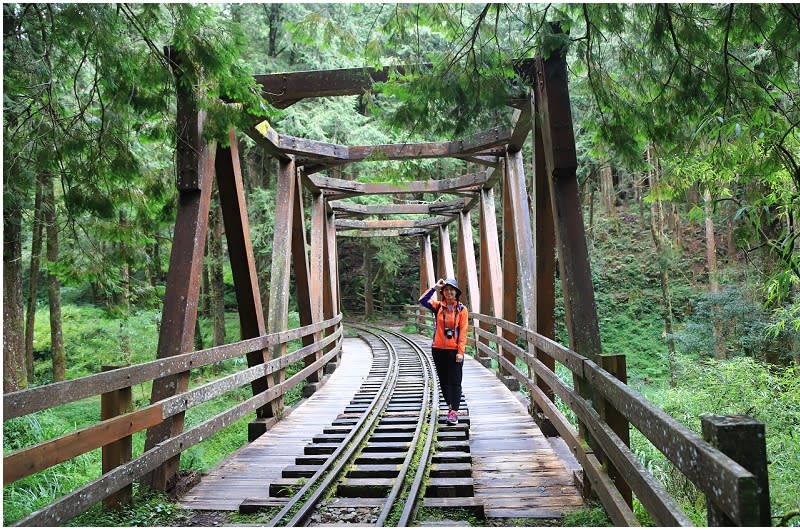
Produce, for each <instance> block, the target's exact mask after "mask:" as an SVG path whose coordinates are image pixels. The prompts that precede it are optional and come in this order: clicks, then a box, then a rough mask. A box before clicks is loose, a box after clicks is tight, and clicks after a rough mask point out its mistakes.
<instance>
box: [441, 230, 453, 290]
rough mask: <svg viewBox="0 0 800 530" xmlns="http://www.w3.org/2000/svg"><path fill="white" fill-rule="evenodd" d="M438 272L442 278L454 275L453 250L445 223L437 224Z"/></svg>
mask: <svg viewBox="0 0 800 530" xmlns="http://www.w3.org/2000/svg"><path fill="white" fill-rule="evenodd" d="M439 274H441V275H442V276H443V277H444V278H453V277H455V271H454V270H453V251H452V249H451V247H450V231H449V230H448V229H447V226H446V225H439Z"/></svg>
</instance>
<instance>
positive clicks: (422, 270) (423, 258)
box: [417, 234, 436, 333]
mask: <svg viewBox="0 0 800 530" xmlns="http://www.w3.org/2000/svg"><path fill="white" fill-rule="evenodd" d="M435 283H436V273H435V272H434V270H433V251H432V250H431V236H429V235H428V234H425V235H423V236H420V240H419V292H420V294H422V293H423V292H425V291H427V290H428V289H430V288H431V286H432V285H433V284H435ZM434 296H436V295H435V294H434ZM417 314H418V315H419V318H418V319H417V331H419V332H420V333H422V332H423V331H424V329H425V318H424V317H423V316H422V315H423V313H422V312H417Z"/></svg>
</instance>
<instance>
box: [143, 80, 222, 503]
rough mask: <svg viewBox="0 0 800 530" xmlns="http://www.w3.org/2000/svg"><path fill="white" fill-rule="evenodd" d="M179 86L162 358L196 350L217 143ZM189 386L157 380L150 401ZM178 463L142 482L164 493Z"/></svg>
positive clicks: (151, 440) (178, 420)
mask: <svg viewBox="0 0 800 530" xmlns="http://www.w3.org/2000/svg"><path fill="white" fill-rule="evenodd" d="M177 87H178V88H177V91H178V94H177V96H178V97H177V100H178V106H177V118H176V120H177V123H179V124H181V123H183V124H186V126H185V127H178V129H177V139H176V140H177V143H178V146H179V147H180V146H185V147H186V149H185V150H182V151H179V153H178V166H177V171H178V175H177V179H176V181H177V187H178V213H177V218H176V220H175V231H174V234H175V235H174V237H173V244H172V253H171V255H170V266H169V272H168V274H167V287H166V292H165V294H164V306H163V310H162V317H161V328H160V329H159V335H158V352H157V354H156V355H157V357H158V358H159V359H163V358H165V357H172V356H175V355H179V354H181V353H185V352H188V351H192V350H193V349H194V332H195V325H196V324H197V307H198V303H199V298H200V277H201V276H202V274H201V273H202V269H203V255H204V251H205V241H206V234H207V231H208V214H209V209H210V206H211V189H212V184H213V177H214V161H215V155H216V143H213V144H208V143H206V141H205V140H204V139H203V135H202V128H203V122H204V120H205V115H204V113H203V112H202V111H200V110H198V109H197V104H196V101H195V99H194V96H193V95H192V94H191V92H190V90H189V89H188V88H186V87H185V86H184V84H183V83H178V84H177ZM188 387H189V372H188V371H187V372H183V373H181V374H175V375H171V376H167V377H163V378H159V379H156V380H155V381H154V382H153V387H152V390H151V396H150V402H151V403H155V402H156V401H160V400H162V399H164V398H167V397H170V396H173V395H175V394H178V393H180V392H183V391H185V390H186V389H187V388H188ZM183 420H184V416H183V414H179V415H176V416H174V417H172V418H167V419H165V420H164V421H163V422H162V423H161V424H159V425H157V426H155V427H151V428H150V429H149V430H148V431H147V436H146V441H145V451H147V450H149V449H152V448H153V447H155V446H157V445H159V444H161V443H163V442H164V441H166V440H168V439H170V438H172V437H174V436H177V435H179V434H180V433H181V432H182V431H183ZM179 464H180V455H178V456H176V457H175V458H173V459H171V460H169V461H168V462H165V463H163V465H161V466H159V467H158V469H156V470H154V471H153V473H151V474H150V475H149V476H148V477H147V478H146V479H145V480H144V481H143V482H144V483H146V484H147V485H148V486H150V487H151V488H152V489H156V490H160V491H165V490H167V489H169V488H170V487H171V486H172V483H173V482H174V480H175V479H176V477H177V473H178V467H179Z"/></svg>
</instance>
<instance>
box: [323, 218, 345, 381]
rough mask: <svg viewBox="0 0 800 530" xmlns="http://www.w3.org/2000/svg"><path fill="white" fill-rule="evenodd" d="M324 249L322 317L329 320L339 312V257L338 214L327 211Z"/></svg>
mask: <svg viewBox="0 0 800 530" xmlns="http://www.w3.org/2000/svg"><path fill="white" fill-rule="evenodd" d="M323 232H324V235H323V241H324V249H323V252H322V267H323V272H322V318H323V320H328V319H330V318H333V317H334V316H336V315H338V314H339V308H340V304H339V269H338V265H337V261H338V257H337V254H336V216H335V215H334V214H333V213H330V214H329V213H327V212H326V213H325V224H324V227H323ZM335 331H336V329H335V328H334V327H330V328H327V329H325V336H326V337H327V336H329V335H331V334H332V333H335ZM334 347H335V346H334V345H333V344H330V345H328V346H326V347H325V350H324V353H328V352H329V351H331V350H332V349H333V348H334ZM340 351H341V350H340ZM340 358H341V353H339V354H338V355H337V357H336V359H334V360H332V361H331V362H329V363H328V364H326V365H325V368H324V369H323V374H325V375H328V374H330V373H333V371H334V370H335V369H336V366H337V363H338V360H339V359H340Z"/></svg>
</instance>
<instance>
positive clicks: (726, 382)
mask: <svg viewBox="0 0 800 530" xmlns="http://www.w3.org/2000/svg"><path fill="white" fill-rule="evenodd" d="M680 372H681V376H680V378H679V379H678V383H679V384H678V386H677V387H676V388H663V389H660V390H658V391H654V392H653V394H652V396H651V399H652V400H653V401H654V403H656V404H657V405H658V406H659V407H660V408H662V409H663V410H664V411H665V412H666V413H668V414H669V415H670V416H672V417H673V418H675V419H677V420H678V421H680V422H681V423H683V424H684V425H687V426H689V427H690V428H691V429H692V430H693V431H695V432H696V433H700V416H701V415H702V414H716V415H739V414H743V415H748V416H752V417H754V418H756V419H757V420H759V421H761V422H763V423H764V424H765V427H766V434H767V436H766V443H767V455H768V459H769V462H770V464H769V478H770V497H771V500H772V511H773V514H775V515H779V514H782V513H786V512H788V511H791V510H796V509H797V508H798V507H799V506H798V504H797V502H798V499H800V490H798V485H797V481H796V480H795V479H794V477H796V476H797V473H798V472H800V458H799V457H798V455H800V446H798V443H799V442H798V440H797V439H796V436H795V435H794V431H795V430H796V429H795V427H796V425H797V422H798V421H800V398H798V396H800V378H798V373H797V368H796V367H795V366H789V367H786V368H781V367H776V366H774V365H770V364H767V363H764V362H762V361H759V360H756V359H752V358H749V357H737V358H733V359H730V360H727V361H715V360H713V359H704V360H702V361H701V362H698V361H696V360H695V359H693V358H688V357H686V356H682V357H681V358H680ZM634 434H635V435H634V437H633V438H632V447H634V451H635V452H636V454H637V456H639V458H640V459H641V460H642V461H643V462H644V464H645V466H646V467H647V469H648V470H650V471H651V472H652V473H653V474H654V475H655V476H656V478H658V479H660V480H662V481H663V482H664V483H665V484H666V485H667V488H668V491H670V493H671V494H673V495H674V496H676V498H678V499H679V500H680V501H681V504H682V506H683V507H684V509H686V510H687V511H688V512H689V513H690V515H692V517H693V518H694V519H695V522H696V523H697V524H700V525H702V524H705V523H704V522H703V521H702V520H701V518H702V517H703V515H704V501H703V499H702V496H698V495H699V494H698V492H697V490H696V489H695V488H694V487H692V486H691V485H690V484H688V482H687V481H686V480H685V479H684V478H683V477H682V476H681V475H680V474H679V473H677V472H676V471H675V470H674V468H673V467H672V466H671V464H669V463H668V462H667V461H666V459H665V458H664V457H663V455H661V454H660V453H659V452H657V451H656V450H655V449H653V448H652V446H651V445H650V444H649V443H648V442H647V441H646V440H644V438H643V437H642V436H641V435H639V434H638V431H635V432H634Z"/></svg>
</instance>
